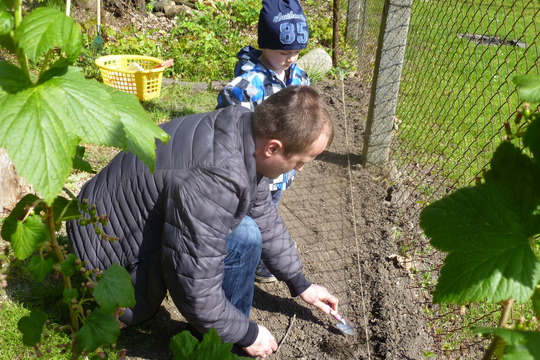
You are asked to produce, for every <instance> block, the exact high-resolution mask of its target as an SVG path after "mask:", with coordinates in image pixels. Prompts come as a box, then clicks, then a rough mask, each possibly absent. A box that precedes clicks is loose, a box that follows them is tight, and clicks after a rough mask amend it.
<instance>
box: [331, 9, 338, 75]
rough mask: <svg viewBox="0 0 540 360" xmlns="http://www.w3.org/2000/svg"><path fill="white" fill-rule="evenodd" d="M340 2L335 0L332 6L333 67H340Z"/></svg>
mask: <svg viewBox="0 0 540 360" xmlns="http://www.w3.org/2000/svg"><path fill="white" fill-rule="evenodd" d="M338 49H339V0H334V4H333V6H332V65H333V66H334V67H336V66H337V65H338V54H339V51H338Z"/></svg>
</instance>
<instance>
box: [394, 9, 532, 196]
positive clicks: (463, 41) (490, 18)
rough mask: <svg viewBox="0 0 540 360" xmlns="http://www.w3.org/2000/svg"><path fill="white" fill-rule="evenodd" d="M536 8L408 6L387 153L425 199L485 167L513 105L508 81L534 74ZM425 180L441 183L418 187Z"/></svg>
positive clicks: (465, 181) (466, 182)
mask: <svg viewBox="0 0 540 360" xmlns="http://www.w3.org/2000/svg"><path fill="white" fill-rule="evenodd" d="M539 9H540V7H539V4H538V3H537V2H536V1H534V0H516V1H514V2H506V1H481V0H478V1H461V0H460V1H445V2H442V3H441V2H435V1H415V2H414V3H413V12H412V18H411V26H410V30H409V36H408V44H407V52H406V57H405V62H404V68H403V74H402V81H401V86H400V89H401V90H400V99H399V103H398V109H397V117H398V119H399V120H398V122H399V124H400V127H399V131H398V133H397V142H396V144H395V147H394V148H393V152H394V158H395V159H396V160H397V161H398V163H399V167H400V168H401V169H402V176H404V177H407V178H408V179H409V182H410V183H411V184H416V186H415V190H418V191H420V192H421V193H422V194H424V196H425V200H426V201H431V200H434V199H436V198H437V197H438V196H440V195H441V194H444V193H445V192H446V191H447V190H449V189H454V188H456V187H458V186H465V185H469V184H471V183H472V182H473V181H474V179H475V177H476V176H478V175H479V174H480V173H481V171H482V169H484V168H485V167H486V166H487V165H488V162H489V160H490V157H491V154H492V152H493V150H494V149H495V148H496V146H497V145H498V144H499V143H500V140H501V138H502V136H503V135H504V134H502V132H501V128H502V127H503V124H504V122H506V121H511V119H512V118H513V117H514V116H515V112H516V109H517V107H518V105H519V99H518V96H517V94H516V91H515V85H514V84H513V82H512V78H513V77H514V76H516V75H518V74H525V73H537V72H538V70H539V69H538V58H539V47H540V44H539V41H538V39H539V34H538V26H539V24H538V19H537V15H538V11H539ZM411 165H413V166H411ZM427 177H435V178H438V179H440V180H442V181H437V182H431V185H430V186H425V178H427Z"/></svg>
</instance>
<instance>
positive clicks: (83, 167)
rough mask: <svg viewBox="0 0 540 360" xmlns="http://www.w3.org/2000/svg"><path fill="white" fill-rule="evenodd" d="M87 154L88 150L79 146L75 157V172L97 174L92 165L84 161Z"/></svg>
mask: <svg viewBox="0 0 540 360" xmlns="http://www.w3.org/2000/svg"><path fill="white" fill-rule="evenodd" d="M85 152H86V148H85V147H84V146H77V149H76V151H75V157H74V158H73V168H74V169H75V170H80V171H86V172H87V173H95V170H94V169H92V165H91V164H90V163H89V162H88V161H86V160H84V159H83V158H84V153H85Z"/></svg>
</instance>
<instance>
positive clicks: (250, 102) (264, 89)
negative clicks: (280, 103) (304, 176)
mask: <svg viewBox="0 0 540 360" xmlns="http://www.w3.org/2000/svg"><path fill="white" fill-rule="evenodd" d="M261 54H262V50H259V49H255V48H253V47H251V46H246V47H244V48H242V50H240V51H239V52H238V54H237V55H236V57H237V58H238V62H237V63H236V66H235V68H234V75H235V76H236V77H235V78H234V80H233V81H231V82H230V83H228V84H227V85H226V86H225V87H224V88H223V90H221V92H220V93H219V95H218V106H217V107H218V108H223V107H226V106H229V105H233V104H238V105H242V106H243V107H245V108H248V109H251V110H252V111H253V110H254V109H255V107H257V105H259V104H260V103H261V102H262V101H263V100H264V99H266V98H267V97H269V96H270V95H272V94H274V93H276V92H278V91H279V90H281V89H284V88H286V87H287V86H292V85H310V81H309V77H308V75H307V73H306V72H305V71H304V69H302V68H301V67H299V66H298V65H297V64H296V63H294V64H292V65H291V66H290V67H289V69H287V72H286V78H285V81H282V80H280V79H279V78H278V77H277V75H276V73H275V72H274V71H273V70H270V69H268V68H267V67H266V66H264V65H263V63H262V62H261V61H260V60H259V57H260V56H261ZM295 174H296V170H292V171H290V172H288V173H286V174H282V175H280V176H279V177H278V178H277V179H273V180H272V182H271V183H270V191H276V190H285V189H287V188H288V187H289V185H290V184H291V182H292V181H293V178H294V175H295Z"/></svg>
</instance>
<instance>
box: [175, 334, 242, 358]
mask: <svg viewBox="0 0 540 360" xmlns="http://www.w3.org/2000/svg"><path fill="white" fill-rule="evenodd" d="M170 347H171V350H172V352H173V355H174V359H175V360H206V359H220V360H228V359H238V358H239V357H238V356H236V355H235V354H232V353H231V350H232V347H233V344H229V343H225V344H223V343H222V342H221V338H220V337H219V335H218V333H217V331H216V329H214V328H212V329H210V330H209V331H208V332H207V333H206V334H204V335H203V339H202V341H201V343H200V344H199V342H198V341H197V339H196V338H195V337H194V336H193V335H191V333H190V332H189V331H183V332H181V333H179V334H176V335H175V336H173V337H172V338H171V341H170Z"/></svg>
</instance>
